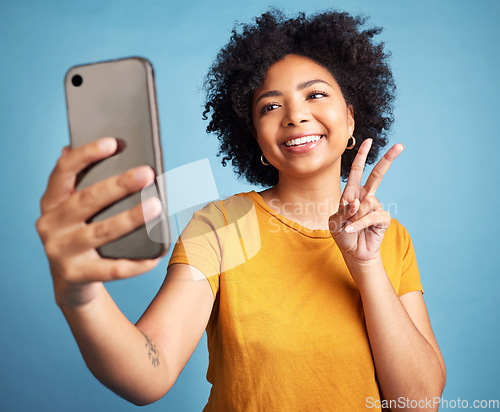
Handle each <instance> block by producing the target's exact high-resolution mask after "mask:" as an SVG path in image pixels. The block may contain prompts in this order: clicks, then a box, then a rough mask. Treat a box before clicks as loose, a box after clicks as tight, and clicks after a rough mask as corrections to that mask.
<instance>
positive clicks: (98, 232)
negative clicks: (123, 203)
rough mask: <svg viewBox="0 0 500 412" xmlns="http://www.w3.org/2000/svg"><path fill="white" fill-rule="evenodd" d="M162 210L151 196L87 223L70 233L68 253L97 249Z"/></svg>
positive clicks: (156, 199) (150, 218)
mask: <svg viewBox="0 0 500 412" xmlns="http://www.w3.org/2000/svg"><path fill="white" fill-rule="evenodd" d="M161 211H162V207H161V203H160V201H159V199H158V198H157V197H151V198H149V199H147V200H146V201H144V202H143V203H141V204H139V205H137V206H135V207H133V208H132V209H130V210H127V211H125V212H121V213H118V214H117V215H115V216H112V217H110V218H108V219H105V220H100V221H97V222H93V223H90V224H88V225H85V226H84V227H83V228H82V229H80V230H78V232H77V233H76V234H75V233H72V234H70V235H68V238H69V236H71V239H67V242H66V244H67V245H68V248H67V249H66V253H68V254H75V253H79V252H82V251H85V250H88V249H92V248H94V249H97V248H98V247H101V246H103V245H105V244H106V243H109V242H111V241H113V240H115V239H118V238H120V237H122V236H123V235H126V234H127V233H130V232H131V231H132V230H134V229H137V228H138V227H140V226H142V225H144V224H145V223H146V222H149V221H151V220H152V219H154V218H155V217H157V216H158V215H159V214H160V213H161Z"/></svg>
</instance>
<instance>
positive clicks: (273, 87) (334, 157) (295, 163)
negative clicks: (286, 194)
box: [252, 55, 354, 178]
mask: <svg viewBox="0 0 500 412" xmlns="http://www.w3.org/2000/svg"><path fill="white" fill-rule="evenodd" d="M252 116H253V123H254V128H255V137H256V139H257V142H258V144H259V146H260V148H261V150H262V152H263V153H264V156H265V157H266V159H267V160H268V161H269V162H270V163H271V164H272V165H273V166H275V167H276V168H277V169H278V170H279V172H280V178H282V177H283V176H284V175H286V176H292V177H308V176H311V175H314V174H318V173H321V172H325V171H327V173H335V174H336V175H337V176H338V177H339V176H340V164H341V155H342V153H343V152H344V150H345V148H346V146H347V141H348V140H349V136H350V135H351V134H352V133H353V131H354V118H353V114H352V110H351V109H350V108H349V107H347V105H346V102H345V100H344V97H343V95H342V92H341V91H340V87H339V86H338V84H337V82H336V81H335V79H334V78H333V76H332V75H331V74H330V72H329V71H328V70H326V69H325V68H324V67H322V66H320V65H318V64H317V63H315V62H314V61H312V60H310V59H307V58H305V57H302V56H296V55H288V56H286V57H285V58H284V59H282V60H280V61H278V62H276V63H274V64H273V65H272V66H271V67H270V68H269V70H268V72H267V74H266V78H265V79H264V82H263V83H262V85H261V86H260V87H259V88H258V89H257V90H256V91H255V93H254V96H253V102H252Z"/></svg>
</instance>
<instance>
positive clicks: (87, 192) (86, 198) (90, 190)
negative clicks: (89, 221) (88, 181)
mask: <svg viewBox="0 0 500 412" xmlns="http://www.w3.org/2000/svg"><path fill="white" fill-rule="evenodd" d="M96 191H97V190H96V189H95V186H89V187H87V188H85V189H83V190H81V191H79V192H78V203H83V204H93V203H94V202H95V200H96V198H97V193H96Z"/></svg>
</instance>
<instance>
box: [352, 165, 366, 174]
mask: <svg viewBox="0 0 500 412" xmlns="http://www.w3.org/2000/svg"><path fill="white" fill-rule="evenodd" d="M363 169H364V168H363V166H361V165H359V164H356V163H353V164H352V166H351V171H353V172H362V171H363Z"/></svg>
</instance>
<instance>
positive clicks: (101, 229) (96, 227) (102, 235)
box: [91, 221, 111, 239]
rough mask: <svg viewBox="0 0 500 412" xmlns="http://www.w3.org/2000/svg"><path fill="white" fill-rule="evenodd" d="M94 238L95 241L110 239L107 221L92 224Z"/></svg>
mask: <svg viewBox="0 0 500 412" xmlns="http://www.w3.org/2000/svg"><path fill="white" fill-rule="evenodd" d="M91 226H92V236H93V237H94V238H95V239H109V238H110V237H111V230H110V226H109V225H107V224H106V222H105V221H99V222H95V223H92V225H91Z"/></svg>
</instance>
